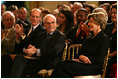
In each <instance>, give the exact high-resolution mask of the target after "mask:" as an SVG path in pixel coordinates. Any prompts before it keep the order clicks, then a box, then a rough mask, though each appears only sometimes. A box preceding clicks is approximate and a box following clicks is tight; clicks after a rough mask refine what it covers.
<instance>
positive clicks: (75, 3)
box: [74, 2, 83, 7]
mask: <svg viewBox="0 0 118 79" xmlns="http://www.w3.org/2000/svg"><path fill="white" fill-rule="evenodd" d="M74 5H80V6H81V7H83V5H82V3H79V2H74Z"/></svg>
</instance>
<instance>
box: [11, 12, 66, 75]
mask: <svg viewBox="0 0 118 79" xmlns="http://www.w3.org/2000/svg"><path fill="white" fill-rule="evenodd" d="M43 22H44V26H45V28H46V32H43V33H41V34H39V36H38V39H37V41H36V43H35V45H34V46H32V45H29V46H28V48H27V49H24V52H25V53H26V54H27V55H28V56H34V55H36V56H39V58H38V57H37V59H36V60H27V59H25V58H24V57H17V58H16V59H18V60H19V62H18V61H17V60H14V61H16V62H14V64H13V68H12V71H11V76H10V77H25V76H26V75H27V74H28V75H31V76H32V75H34V74H36V73H37V71H39V70H41V69H52V68H55V66H56V65H57V64H58V63H59V62H60V61H61V56H62V51H63V48H64V45H65V36H64V35H63V34H62V33H61V32H59V31H58V30H56V27H57V24H56V18H55V17H54V16H53V15H51V14H48V15H46V16H45V17H44V18H43ZM49 34H50V35H49ZM20 59H21V61H20ZM20 63H22V65H21V64H20ZM17 64H19V65H17Z"/></svg>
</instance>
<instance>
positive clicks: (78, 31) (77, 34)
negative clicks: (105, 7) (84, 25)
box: [76, 27, 81, 38]
mask: <svg viewBox="0 0 118 79" xmlns="http://www.w3.org/2000/svg"><path fill="white" fill-rule="evenodd" d="M80 32H81V29H80V27H78V29H77V33H76V38H77V37H78V36H79V33H80Z"/></svg>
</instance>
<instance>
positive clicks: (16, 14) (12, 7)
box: [8, 5, 18, 23]
mask: <svg viewBox="0 0 118 79" xmlns="http://www.w3.org/2000/svg"><path fill="white" fill-rule="evenodd" d="M8 11H11V12H12V13H13V14H14V15H15V23H16V22H17V20H18V7H17V6H16V5H11V6H9V7H8Z"/></svg>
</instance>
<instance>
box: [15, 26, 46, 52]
mask: <svg viewBox="0 0 118 79" xmlns="http://www.w3.org/2000/svg"><path fill="white" fill-rule="evenodd" d="M29 30H30V28H28V29H26V30H25V34H26V37H25V39H24V40H21V42H20V44H17V45H16V49H15V50H16V51H15V52H17V53H22V52H23V48H27V46H28V45H29V44H31V45H34V43H35V41H36V40H37V37H38V34H40V33H42V32H44V31H46V30H45V29H44V28H43V26H41V25H40V24H39V25H38V27H37V28H36V29H35V30H34V31H33V32H31V33H30V34H29V36H27V34H28V32H29Z"/></svg>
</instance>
